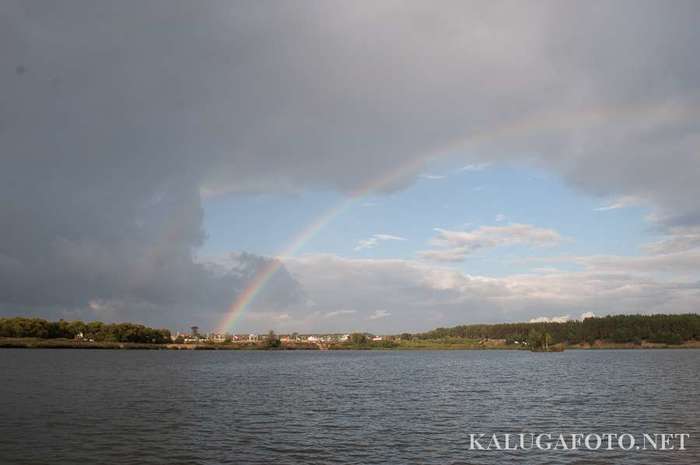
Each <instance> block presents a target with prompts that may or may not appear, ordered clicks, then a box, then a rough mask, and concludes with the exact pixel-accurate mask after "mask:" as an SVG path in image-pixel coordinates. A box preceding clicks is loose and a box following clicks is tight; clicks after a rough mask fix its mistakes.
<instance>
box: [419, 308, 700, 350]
mask: <svg viewBox="0 0 700 465" xmlns="http://www.w3.org/2000/svg"><path fill="white" fill-rule="evenodd" d="M531 332H534V333H535V334H540V335H541V334H545V333H546V334H549V335H550V337H551V340H549V341H548V342H549V343H550V344H567V345H583V344H588V345H595V344H596V343H599V342H601V341H602V342H609V343H631V344H638V345H641V344H642V342H648V343H656V344H667V345H679V344H682V343H684V342H686V341H696V340H700V315H698V314H695V313H690V314H683V315H611V316H606V317H600V318H595V317H594V318H586V319H585V320H583V321H567V322H564V323H503V324H479V325H461V326H454V327H451V328H437V329H434V330H432V331H428V332H426V333H419V334H415V335H411V337H412V338H415V339H419V340H429V341H446V340H450V339H471V340H473V339H477V340H486V339H489V340H503V341H504V342H505V344H506V345H512V344H515V343H518V344H522V343H523V342H528V339H529V338H530V336H531Z"/></svg>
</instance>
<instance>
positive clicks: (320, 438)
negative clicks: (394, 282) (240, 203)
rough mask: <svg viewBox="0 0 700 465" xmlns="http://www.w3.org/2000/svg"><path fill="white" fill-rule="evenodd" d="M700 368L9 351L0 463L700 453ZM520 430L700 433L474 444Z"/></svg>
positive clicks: (616, 361) (386, 355)
mask: <svg viewBox="0 0 700 465" xmlns="http://www.w3.org/2000/svg"><path fill="white" fill-rule="evenodd" d="M699 370H700V351H696V350H627V351H624V350H599V351H593V350H589V351H583V350H580V351H574V350H570V351H566V352H563V353H556V354H554V353H549V354H547V353H530V352H525V351H497V350H493V351H323V352H321V351H287V352H282V351H280V352H266V351H128V350H55V349H54V350H52V349H36V350H30V349H0V373H1V374H2V381H1V383H0V414H1V415H2V417H1V421H0V463H2V464H39V463H41V464H47V465H48V464H67V465H68V464H69V465H75V464H78V463H101V464H129V465H132V464H224V463H225V464H271V463H280V464H380V463H391V464H440V465H443V464H511V463H512V464H516V463H518V464H519V463H525V462H530V463H552V464H560V463H561V464H565V463H566V464H568V463H586V464H610V463H615V464H636V463H655V464H658V463H678V464H692V463H700V374H699V373H700V371H699ZM519 432H528V433H529V432H533V433H547V432H552V433H556V434H559V433H567V434H569V433H574V432H582V433H607V432H614V433H623V432H626V433H630V434H634V435H639V437H641V434H642V433H688V434H690V438H689V439H687V443H686V450H684V451H678V450H674V451H651V450H630V451H624V450H621V449H619V448H617V449H615V450H612V451H607V450H598V451H590V450H576V451H572V450H567V451H562V450H557V451H543V450H531V451H504V450H500V451H499V450H489V451H475V450H470V438H469V433H488V434H489V435H490V434H492V433H519ZM487 442H488V441H487Z"/></svg>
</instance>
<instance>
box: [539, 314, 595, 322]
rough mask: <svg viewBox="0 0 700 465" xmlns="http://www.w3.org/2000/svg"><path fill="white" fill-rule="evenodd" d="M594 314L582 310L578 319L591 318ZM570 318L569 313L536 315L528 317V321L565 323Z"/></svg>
mask: <svg viewBox="0 0 700 465" xmlns="http://www.w3.org/2000/svg"><path fill="white" fill-rule="evenodd" d="M594 316H595V314H594V313H593V312H583V313H582V314H581V315H580V316H579V317H578V321H583V320H585V319H586V318H593V317H594ZM570 320H571V316H570V315H559V316H538V317H536V318H530V319H529V320H528V322H529V323H566V322H567V321H570Z"/></svg>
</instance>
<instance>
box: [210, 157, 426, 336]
mask: <svg viewBox="0 0 700 465" xmlns="http://www.w3.org/2000/svg"><path fill="white" fill-rule="evenodd" d="M426 160H427V159H426V158H419V159H415V160H411V161H410V162H409V163H406V164H404V165H402V166H401V167H400V169H398V170H395V171H393V172H391V173H390V174H389V175H387V176H384V177H382V178H379V179H377V180H374V181H372V182H371V183H369V184H367V185H365V186H363V187H362V188H360V189H357V190H355V191H353V192H352V193H350V195H348V196H347V197H346V198H345V199H343V201H342V202H340V203H339V204H338V205H336V206H334V207H333V208H330V209H329V210H327V211H326V212H324V213H323V214H322V215H321V216H320V217H318V218H317V219H316V220H314V221H313V222H312V223H311V224H310V225H308V226H307V227H306V228H304V230H302V231H301V232H300V233H299V234H298V235H297V236H295V237H294V239H293V240H292V241H291V242H290V243H289V244H288V245H287V247H286V248H285V249H284V250H282V252H280V254H278V256H277V258H276V259H273V260H270V261H269V263H267V264H266V265H265V266H264V267H262V268H261V269H260V270H258V272H257V273H256V274H255V276H254V277H253V279H252V280H251V281H250V283H249V284H248V286H247V287H246V288H245V289H244V290H243V292H241V293H240V294H239V295H238V296H237V297H236V299H235V300H234V301H233V303H232V304H231V306H230V307H229V308H228V311H227V312H226V317H225V318H224V319H223V320H222V321H221V323H220V324H219V329H218V331H219V332H221V333H225V332H227V331H230V330H231V329H232V328H233V327H234V325H235V324H236V321H238V318H239V317H240V316H241V315H242V314H243V312H244V311H245V310H246V308H248V306H249V305H250V303H251V302H252V301H253V300H254V299H255V297H256V296H257V295H258V294H259V293H260V291H262V290H263V289H264V288H265V286H266V285H267V283H268V282H269V281H270V279H271V278H272V277H273V276H274V275H275V273H276V272H277V270H279V269H280V268H281V267H282V260H280V257H291V256H293V255H295V254H296V253H297V252H298V251H299V249H301V248H302V247H303V246H304V245H305V244H306V243H307V242H308V241H309V240H311V239H312V238H313V237H314V236H315V235H316V234H317V233H318V232H319V231H321V230H322V229H323V228H324V227H325V226H326V225H327V224H328V223H330V222H331V221H333V219H334V218H336V217H337V216H338V215H340V214H341V213H343V212H344V211H345V210H347V209H348V208H350V207H351V206H352V205H353V204H355V202H357V201H358V200H360V199H362V198H364V197H365V196H366V195H367V194H369V193H370V192H373V191H375V190H378V189H381V188H382V187H385V186H387V185H389V184H391V183H392V182H393V181H395V180H397V179H400V178H401V177H402V176H404V175H406V174H409V173H411V172H412V171H414V170H416V169H417V168H419V167H420V166H421V165H422V164H423V163H425V162H426Z"/></svg>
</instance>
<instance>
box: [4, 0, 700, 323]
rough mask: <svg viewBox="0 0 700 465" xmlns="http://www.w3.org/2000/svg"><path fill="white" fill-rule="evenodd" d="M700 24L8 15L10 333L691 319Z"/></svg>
mask: <svg viewBox="0 0 700 465" xmlns="http://www.w3.org/2000/svg"><path fill="white" fill-rule="evenodd" d="M699 20H700V7H699V6H698V4H697V2H692V1H688V2H685V1H677V2H672V3H668V2H662V1H634V2H632V1H615V2H596V3H595V4H594V5H592V4H590V2H583V1H580V2H579V1H567V2H561V1H551V2H550V1H537V2H527V1H517V2H516V1H512V2H509V1H503V2H493V1H489V2H476V1H474V2H463V1H455V2H451V1H445V2H440V3H439V4H435V3H431V2H412V1H386V2H365V1H358V2H340V1H327V2H320V1H298V2H274V3H273V2H269V3H268V2H258V1H235V2H230V1H210V2H206V3H201V2H199V3H197V4H195V3H193V2H186V1H181V2H180V1H160V0H152V1H123V2H116V3H115V2H90V1H78V0H68V1H64V2H60V3H56V2H48V1H38V0H30V1H17V2H14V1H5V2H2V4H1V5H0V57H2V58H1V59H0V63H1V66H0V163H1V165H0V199H2V201H1V202H0V218H1V219H2V224H1V227H0V316H33V317H34V316H35V317H43V318H50V319H57V318H64V319H83V320H102V321H135V322H141V323H145V324H149V325H153V326H158V327H168V328H171V329H174V330H183V329H185V328H188V327H189V326H191V325H198V326H199V327H200V328H203V329H205V330H216V331H222V332H224V331H227V332H235V333H246V332H251V331H255V332H263V331H267V330H268V329H274V330H276V331H279V332H292V331H297V332H306V333H309V332H349V331H368V332H373V333H398V332H403V331H412V332H414V331H426V330H429V329H432V328H434V327H438V326H450V325H456V324H469V323H488V322H507V321H529V320H531V319H552V318H556V319H558V320H561V319H565V318H570V319H576V318H581V315H588V314H590V313H593V314H595V315H606V314H616V313H684V312H696V311H697V310H698V308H699V304H700V203H698V201H697V199H698V198H700V183H699V182H698V178H699V177H700V153H699V152H698V147H700V61H698V60H697V59H696V54H697V51H696V44H698V43H700V29H698V28H697V24H698V21H699Z"/></svg>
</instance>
